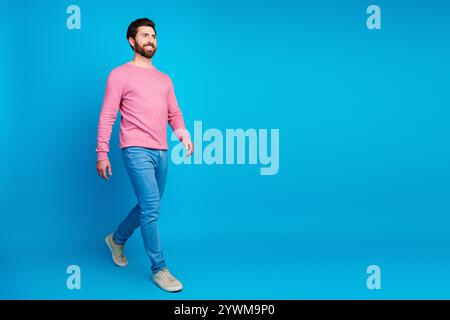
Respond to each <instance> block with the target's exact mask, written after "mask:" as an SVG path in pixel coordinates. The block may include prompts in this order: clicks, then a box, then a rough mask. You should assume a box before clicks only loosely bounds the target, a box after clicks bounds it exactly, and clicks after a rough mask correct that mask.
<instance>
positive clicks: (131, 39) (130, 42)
mask: <svg viewBox="0 0 450 320" xmlns="http://www.w3.org/2000/svg"><path fill="white" fill-rule="evenodd" d="M128 43H129V44H130V46H132V47H133V49H134V39H133V38H132V37H129V38H128Z"/></svg>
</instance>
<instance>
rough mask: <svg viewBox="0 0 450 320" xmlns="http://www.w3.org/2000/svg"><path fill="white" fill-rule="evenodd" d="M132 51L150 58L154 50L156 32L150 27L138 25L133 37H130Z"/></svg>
mask: <svg viewBox="0 0 450 320" xmlns="http://www.w3.org/2000/svg"><path fill="white" fill-rule="evenodd" d="M130 44H131V45H133V46H134V51H135V52H137V53H139V54H140V55H141V56H143V57H146V58H149V59H151V58H152V57H153V55H154V54H155V52H156V48H157V46H156V34H155V30H153V28H152V27H139V28H138V31H137V33H136V37H135V39H130Z"/></svg>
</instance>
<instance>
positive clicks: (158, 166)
mask: <svg viewBox="0 0 450 320" xmlns="http://www.w3.org/2000/svg"><path fill="white" fill-rule="evenodd" d="M123 154H124V160H125V161H124V163H125V167H126V169H127V171H128V174H129V176H130V179H131V182H132V185H133V189H134V192H135V194H136V197H137V200H138V207H136V210H137V211H138V212H139V225H140V227H141V234H142V239H143V241H144V247H145V250H146V251H147V254H148V256H149V258H150V261H151V264H152V272H153V273H156V272H157V271H159V270H161V269H163V268H164V267H165V266H166V263H165V260H164V257H163V254H162V250H161V245H160V240H159V231H158V226H157V220H158V218H159V208H160V192H159V186H158V181H159V184H160V185H161V187H162V189H164V184H165V170H167V165H165V166H164V165H163V164H162V163H161V159H162V157H161V152H160V150H156V149H148V148H141V147H128V148H124V149H123ZM165 160H166V161H167V159H165ZM130 221H132V222H134V223H135V221H136V220H135V216H134V215H132V216H131V217H130ZM129 225H130V226H131V225H132V224H131V223H130V224H129ZM128 230H129V229H128ZM128 232H129V231H128Z"/></svg>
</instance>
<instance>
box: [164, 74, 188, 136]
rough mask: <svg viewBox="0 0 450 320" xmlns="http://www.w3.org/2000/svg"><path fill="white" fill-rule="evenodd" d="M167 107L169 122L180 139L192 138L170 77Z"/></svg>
mask: <svg viewBox="0 0 450 320" xmlns="http://www.w3.org/2000/svg"><path fill="white" fill-rule="evenodd" d="M167 108H168V119H167V120H168V122H169V125H170V127H171V128H172V130H173V132H174V133H175V135H176V136H177V137H178V139H179V140H180V141H183V140H185V139H186V140H187V141H189V140H190V139H191V137H190V134H189V132H188V131H187V130H186V126H185V124H184V119H183V114H182V113H181V110H180V107H179V106H178V102H177V98H176V96H175V89H174V87H173V82H172V80H171V79H170V78H169V93H168V96H167Z"/></svg>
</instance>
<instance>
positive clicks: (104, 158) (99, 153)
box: [97, 151, 108, 161]
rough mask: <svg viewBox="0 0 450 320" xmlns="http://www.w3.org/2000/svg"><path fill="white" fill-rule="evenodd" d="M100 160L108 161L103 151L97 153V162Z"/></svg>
mask: <svg viewBox="0 0 450 320" xmlns="http://www.w3.org/2000/svg"><path fill="white" fill-rule="evenodd" d="M100 160H108V152H105V151H99V152H97V161H100Z"/></svg>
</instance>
